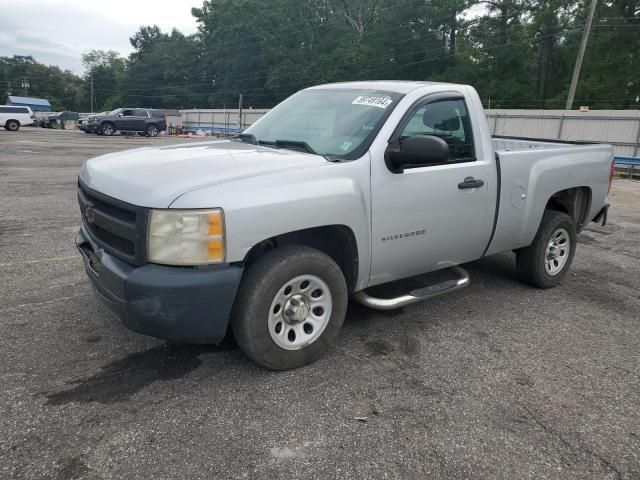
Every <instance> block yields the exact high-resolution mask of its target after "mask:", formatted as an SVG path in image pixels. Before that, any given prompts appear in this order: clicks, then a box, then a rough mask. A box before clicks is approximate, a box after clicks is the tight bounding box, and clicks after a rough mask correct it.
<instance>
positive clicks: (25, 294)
mask: <svg viewBox="0 0 640 480" xmlns="http://www.w3.org/2000/svg"><path fill="white" fill-rule="evenodd" d="M175 141H176V140H170V139H146V138H140V137H136V138H130V139H127V138H124V137H112V138H104V137H98V136H94V135H90V136H89V135H85V134H82V133H81V132H64V131H51V130H42V129H35V128H34V129H31V128H25V129H22V130H20V131H19V132H18V133H9V132H6V131H4V130H2V131H0V202H1V204H2V210H1V212H2V215H1V216H0V275H1V284H2V295H1V301H0V351H2V354H3V358H4V360H3V361H2V362H1V363H0V379H1V382H2V385H3V387H4V392H3V394H2V396H1V397H0V411H2V412H3V413H2V415H0V478H3V479H7V478H38V479H39V478H49V479H76V478H83V479H116V478H118V479H120V478H122V479H137V478H140V479H149V478H153V479H164V478H166V479H176V478H189V479H192V478H193V479H196V478H202V479H213V478H223V479H227V478H280V477H282V478H318V479H327V478H337V479H346V478H353V479H363V478H367V479H368V478H371V479H373V478H390V479H393V478H398V479H406V478H443V479H457V478H508V479H511V478H535V479H539V478H558V479H572V478H575V479H583V478H598V479H604V478H611V479H617V478H628V479H631V478H634V479H638V478H640V438H639V437H640V418H639V417H640V381H639V373H640V358H639V352H640V349H639V347H640V345H639V344H640V322H639V320H640V315H639V312H640V297H639V289H638V285H640V268H639V267H640V243H639V242H638V240H639V239H640V183H636V182H630V181H627V180H616V181H615V183H614V187H613V195H612V197H611V198H612V203H613V206H612V210H611V213H610V223H609V224H608V225H607V226H605V227H601V226H597V225H594V224H591V226H589V227H588V228H587V229H586V230H585V231H584V232H583V233H582V234H581V235H580V236H579V241H580V245H579V249H578V252H577V254H576V258H575V261H574V265H573V268H572V270H571V273H570V275H569V276H568V277H567V279H566V280H565V281H564V283H563V284H562V285H561V286H560V287H559V288H556V289H554V290H551V291H541V290H536V289H532V288H529V287H527V286H525V285H523V284H521V283H519V282H518V281H517V280H516V278H515V275H514V257H513V255H511V254H502V255H498V256H495V257H491V258H486V259H483V260H481V261H478V262H474V263H472V264H469V265H468V270H469V272H470V273H471V278H472V284H471V286H470V287H469V288H467V289H465V290H462V291H460V292H456V293H453V294H451V295H449V296H444V297H439V298H437V299H433V300H431V301H427V302H424V303H422V304H416V305H413V306H410V307H406V308H404V309H402V310H399V311H396V312H392V313H381V312H374V311H369V310H367V309H364V308H362V307H359V306H357V305H350V307H349V312H348V315H347V319H346V321H345V326H344V328H343V330H342V333H341V335H340V338H339V340H338V342H337V344H336V345H335V346H334V347H333V348H332V350H331V351H330V352H329V353H328V354H327V355H326V356H325V357H323V358H322V359H321V360H320V361H318V362H317V363H315V364H313V365H310V366H308V367H306V368H303V369H299V370H296V371H290V372H283V373H273V372H268V371H264V370H261V369H259V368H258V367H256V366H254V365H253V364H252V363H251V362H250V361H248V360H247V359H246V358H245V357H244V356H243V355H242V353H241V352H240V351H239V350H238V349H237V347H235V346H234V345H233V344H232V343H231V342H228V343H226V344H223V345H221V346H219V347H214V346H183V345H170V344H167V343H165V342H163V341H160V340H156V339H152V338H147V337H144V336H140V335H137V334H134V333H132V332H129V331H128V330H125V329H124V328H122V327H121V326H120V325H118V324H117V323H115V322H114V321H113V320H112V319H111V317H110V316H109V315H108V314H107V313H106V312H105V311H104V310H103V309H102V308H101V307H100V306H99V305H98V304H97V303H96V301H94V299H93V297H92V294H91V291H90V288H89V284H88V282H87V279H86V277H85V273H84V270H83V267H82V261H81V258H80V256H79V254H77V253H76V251H75V247H74V244H73V237H74V235H75V233H76V231H77V229H78V223H79V212H78V208H77V205H76V193H75V182H76V175H77V172H78V170H79V167H80V165H81V164H82V162H83V161H84V160H85V159H87V158H89V157H91V156H94V155H98V154H101V153H105V152H108V151H113V150H116V149H124V148H131V147H134V146H136V145H143V144H148V143H152V144H160V143H166V142H175ZM190 141H198V140H190ZM358 418H361V419H360V420H359V419H358Z"/></svg>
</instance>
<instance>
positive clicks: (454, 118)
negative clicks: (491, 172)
mask: <svg viewBox="0 0 640 480" xmlns="http://www.w3.org/2000/svg"><path fill="white" fill-rule="evenodd" d="M419 135H432V136H435V137H440V138H442V139H443V140H444V141H445V142H447V145H449V162H472V161H475V150H474V146H473V135H472V133H471V123H470V122H469V115H468V112H467V107H466V106H465V104H464V100H462V99H451V100H440V101H435V102H431V103H426V104H424V105H422V106H420V107H419V108H418V110H416V112H415V114H414V115H413V116H412V117H411V119H410V120H409V122H408V123H407V125H406V126H405V127H404V129H403V130H402V134H401V136H400V138H401V139H405V138H409V137H415V136H419Z"/></svg>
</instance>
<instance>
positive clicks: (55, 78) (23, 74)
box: [0, 55, 81, 110]
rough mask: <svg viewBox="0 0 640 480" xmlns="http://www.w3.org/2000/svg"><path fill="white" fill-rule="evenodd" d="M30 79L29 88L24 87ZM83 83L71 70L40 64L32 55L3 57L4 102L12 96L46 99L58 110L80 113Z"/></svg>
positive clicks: (1, 90)
mask: <svg viewBox="0 0 640 480" xmlns="http://www.w3.org/2000/svg"><path fill="white" fill-rule="evenodd" d="M24 80H27V81H28V84H29V86H28V87H26V85H25V87H23V86H22V85H23V81H24ZM80 85H81V80H80V78H78V77H77V76H76V75H74V74H73V73H72V72H70V71H68V70H61V69H60V68H58V67H54V66H47V65H43V64H41V63H38V62H36V60H35V59H34V58H33V57H31V56H19V55H15V56H13V57H0V95H1V97H2V98H0V102H2V103H4V101H5V100H6V96H7V95H9V93H11V94H12V95H20V96H29V97H37V98H46V99H48V100H49V102H50V103H51V105H52V107H53V108H54V109H55V110H77V109H78V102H77V97H78V92H79V90H80Z"/></svg>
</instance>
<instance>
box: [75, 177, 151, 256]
mask: <svg viewBox="0 0 640 480" xmlns="http://www.w3.org/2000/svg"><path fill="white" fill-rule="evenodd" d="M78 202H79V204H80V214H81V215H82V223H83V225H84V227H85V229H86V230H87V233H88V234H89V235H90V236H91V239H92V240H93V241H94V242H95V243H96V244H98V246H100V247H101V248H103V249H104V250H106V251H107V252H109V253H110V254H112V255H114V256H116V257H118V258H120V259H121V260H124V261H126V262H128V263H132V264H134V265H142V264H144V263H145V261H146V258H145V257H146V252H145V241H146V238H145V237H146V225H147V209H146V208H143V207H138V206H135V205H131V204H129V203H126V202H122V201H120V200H117V199H115V198H111V197H108V196H106V195H103V194H101V193H99V192H96V191H94V190H91V189H89V188H88V187H87V186H86V185H84V184H83V183H82V182H78Z"/></svg>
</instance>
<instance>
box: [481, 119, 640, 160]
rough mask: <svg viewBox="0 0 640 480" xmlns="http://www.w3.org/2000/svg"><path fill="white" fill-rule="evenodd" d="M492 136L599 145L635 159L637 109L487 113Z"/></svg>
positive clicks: (639, 131)
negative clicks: (603, 144) (580, 141)
mask: <svg viewBox="0 0 640 480" xmlns="http://www.w3.org/2000/svg"><path fill="white" fill-rule="evenodd" d="M486 114H487V119H488V121H489V128H490V129H491V132H492V134H493V135H507V136H513V137H530V138H547V139H556V140H573V141H579V140H583V141H588V142H603V143H609V144H611V145H613V147H614V152H615V155H616V156H627V157H637V156H638V154H639V153H640V152H639V145H638V144H639V142H640V110H591V111H589V112H579V111H577V110H487V111H486Z"/></svg>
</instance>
